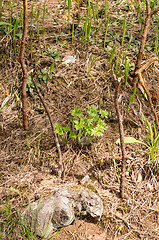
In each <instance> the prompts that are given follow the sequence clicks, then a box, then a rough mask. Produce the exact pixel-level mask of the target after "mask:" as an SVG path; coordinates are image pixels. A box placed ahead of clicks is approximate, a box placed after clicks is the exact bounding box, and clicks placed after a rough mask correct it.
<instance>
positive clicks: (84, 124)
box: [54, 105, 108, 145]
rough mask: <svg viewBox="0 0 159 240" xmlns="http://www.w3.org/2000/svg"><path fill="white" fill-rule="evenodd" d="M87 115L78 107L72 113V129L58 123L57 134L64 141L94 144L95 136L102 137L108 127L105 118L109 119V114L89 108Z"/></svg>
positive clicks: (92, 106) (95, 108)
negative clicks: (70, 140) (73, 140)
mask: <svg viewBox="0 0 159 240" xmlns="http://www.w3.org/2000/svg"><path fill="white" fill-rule="evenodd" d="M87 109H88V110H87V114H86V116H84V115H83V113H82V112H81V110H80V109H79V108H78V107H76V108H74V109H73V110H72V112H71V115H72V116H71V117H70V123H71V127H68V126H66V127H62V126H61V125H60V124H58V123H56V124H55V125H54V126H55V129H56V133H57V134H58V135H59V136H61V137H62V139H63V140H64V141H67V140H68V139H69V138H75V139H76V140H77V141H78V143H80V144H82V145H85V144H89V143H91V142H92V139H93V138H94V137H95V136H99V137H100V136H102V135H103V133H104V131H105V130H106V128H107V126H106V124H105V122H104V120H103V118H107V116H108V112H107V111H105V110H102V109H99V110H98V109H97V107H96V106H94V105H91V106H89V105H88V106H87Z"/></svg>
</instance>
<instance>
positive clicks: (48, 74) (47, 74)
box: [27, 63, 55, 93]
mask: <svg viewBox="0 0 159 240" xmlns="http://www.w3.org/2000/svg"><path fill="white" fill-rule="evenodd" d="M54 65H55V63H52V64H51V66H50V68H49V69H45V68H43V69H41V70H40V73H39V74H37V75H35V76H34V78H35V79H37V80H42V81H43V82H44V83H45V84H46V83H47V82H48V79H52V73H53V72H54ZM36 84H37V86H38V87H41V84H40V83H39V82H36ZM33 90H34V84H33V82H32V77H31V76H30V75H29V76H28V79H27V91H28V92H30V93H32V92H33Z"/></svg>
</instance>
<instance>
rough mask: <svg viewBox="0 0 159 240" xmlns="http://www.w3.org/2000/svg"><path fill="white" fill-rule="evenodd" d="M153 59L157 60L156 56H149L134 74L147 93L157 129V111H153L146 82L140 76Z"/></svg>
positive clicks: (158, 123)
mask: <svg viewBox="0 0 159 240" xmlns="http://www.w3.org/2000/svg"><path fill="white" fill-rule="evenodd" d="M155 61H159V60H158V58H156V57H154V58H151V59H149V61H148V62H147V63H146V64H145V65H144V66H142V67H141V68H140V69H138V70H137V71H136V72H135V74H136V75H138V78H139V83H140V84H141V85H142V87H143V88H144V91H145V93H146V95H147V99H148V101H149V104H150V108H151V111H152V112H153V114H154V117H155V123H156V126H157V129H158V126H159V122H158V116H157V113H156V111H155V108H154V106H153V103H152V99H151V95H150V92H149V90H148V88H147V86H146V83H145V80H144V77H143V76H142V72H143V71H144V70H145V69H146V68H147V67H148V66H149V65H150V64H151V63H153V62H155Z"/></svg>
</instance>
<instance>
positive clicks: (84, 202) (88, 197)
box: [76, 190, 103, 220]
mask: <svg viewBox="0 0 159 240" xmlns="http://www.w3.org/2000/svg"><path fill="white" fill-rule="evenodd" d="M76 205H77V208H78V209H79V212H80V213H81V214H82V215H87V214H89V215H91V217H93V218H97V219H98V220H100V218H101V216H102V213H103V202H102V200H101V198H100V197H98V196H97V195H96V194H95V193H94V192H92V191H90V190H83V191H81V192H80V194H79V195H78V198H77V203H76Z"/></svg>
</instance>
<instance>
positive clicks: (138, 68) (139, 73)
mask: <svg viewBox="0 0 159 240" xmlns="http://www.w3.org/2000/svg"><path fill="white" fill-rule="evenodd" d="M158 11H159V7H158V8H156V9H155V10H153V11H152V12H151V8H150V1H149V0H146V12H147V17H146V21H145V26H144V32H143V36H142V40H141V45H140V50H139V54H138V56H137V61H136V65H135V75H134V79H133V85H134V86H135V85H136V84H137V83H138V81H139V82H140V84H141V85H142V87H143V88H144V90H145V92H146V95H147V98H148V101H149V104H150V108H151V111H152V112H153V114H154V116H155V122H156V125H157V128H158V124H159V123H158V117H157V113H156V111H155V109H154V107H153V103H152V100H151V95H150V93H149V90H148V88H147V86H146V83H145V81H144V79H143V77H142V72H143V71H144V69H145V68H147V67H148V66H149V64H150V63H151V62H153V61H156V60H157V58H152V59H150V60H149V61H148V63H147V64H145V65H144V66H143V67H141V60H142V56H143V52H144V48H145V43H146V38H147V34H148V29H149V25H150V20H151V17H152V15H154V14H155V13H157V12H158Z"/></svg>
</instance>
